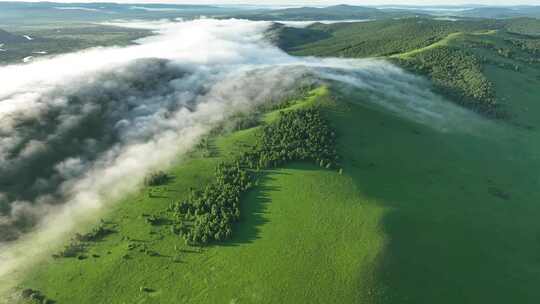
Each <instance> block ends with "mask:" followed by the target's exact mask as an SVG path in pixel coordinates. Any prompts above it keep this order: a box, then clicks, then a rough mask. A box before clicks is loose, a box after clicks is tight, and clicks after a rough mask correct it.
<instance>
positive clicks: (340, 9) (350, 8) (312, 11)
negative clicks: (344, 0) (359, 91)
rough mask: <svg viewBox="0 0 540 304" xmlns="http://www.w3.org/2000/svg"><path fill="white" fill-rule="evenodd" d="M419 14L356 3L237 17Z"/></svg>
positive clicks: (299, 18) (339, 17)
mask: <svg viewBox="0 0 540 304" xmlns="http://www.w3.org/2000/svg"><path fill="white" fill-rule="evenodd" d="M416 15H419V13H416V12H410V11H407V10H381V9H378V8H374V7H365V6H354V5H346V4H340V5H334V6H327V7H308V6H305V7H297V8H285V9H277V10H269V11H260V10H259V11H252V12H244V13H242V14H239V15H238V16H237V17H239V18H245V19H251V20H292V21H305V20H346V19H385V18H404V17H411V16H416Z"/></svg>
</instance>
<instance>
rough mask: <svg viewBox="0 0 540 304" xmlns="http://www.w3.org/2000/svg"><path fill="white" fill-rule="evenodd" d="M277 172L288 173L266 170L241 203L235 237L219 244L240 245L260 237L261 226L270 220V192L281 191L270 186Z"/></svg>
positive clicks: (234, 230)
mask: <svg viewBox="0 0 540 304" xmlns="http://www.w3.org/2000/svg"><path fill="white" fill-rule="evenodd" d="M277 174H286V173H282V172H279V171H277V170H266V171H265V172H264V173H263V174H262V175H261V176H260V177H259V179H258V185H257V186H255V187H254V188H253V189H251V190H250V191H249V192H248V193H246V194H244V195H243V196H242V199H241V203H240V214H241V216H240V221H239V222H238V223H236V224H235V225H234V227H233V238H232V239H231V240H230V241H227V242H222V243H219V244H218V246H238V245H241V244H247V243H252V242H254V241H255V240H257V239H258V238H259V233H260V228H261V226H262V225H264V224H267V223H268V222H269V220H268V218H267V217H266V216H265V214H266V212H267V208H268V204H270V203H271V200H270V199H269V197H270V192H273V191H279V188H278V187H272V186H268V183H269V182H270V181H272V180H274V179H275V178H274V176H275V175H277Z"/></svg>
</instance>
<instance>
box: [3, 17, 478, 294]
mask: <svg viewBox="0 0 540 304" xmlns="http://www.w3.org/2000/svg"><path fill="white" fill-rule="evenodd" d="M116 25H121V26H129V27H136V28H147V29H152V30H155V31H156V35H155V36H152V37H147V38H144V39H141V40H139V41H138V44H137V45H133V46H129V47H122V48H120V47H113V48H94V49H89V50H85V51H81V52H77V53H72V54H66V55H61V56H57V57H48V58H47V57H45V58H42V59H36V60H35V61H33V62H31V63H28V64H24V65H12V66H5V67H0V83H2V86H1V87H0V286H10V284H9V282H12V279H13V275H14V273H16V272H17V271H22V270H24V269H25V267H29V266H31V265H32V263H31V262H32V261H35V260H36V258H38V257H40V256H41V255H43V254H44V253H46V252H48V251H49V250H51V249H52V248H55V247H57V246H58V245H59V244H60V243H61V242H62V241H64V240H65V239H66V236H67V235H69V234H70V233H71V232H73V230H74V229H75V228H76V227H77V226H78V225H79V224H80V223H81V222H82V221H85V220H86V219H88V218H92V215H94V217H95V216H96V214H97V213H99V212H101V211H102V210H103V209H106V207H107V205H108V204H110V203H111V202H114V201H115V200H118V199H119V198H121V197H122V196H124V195H125V194H126V193H129V192H130V191H133V190H134V189H136V188H137V186H138V185H139V184H140V183H141V181H142V180H143V178H144V176H145V175H146V174H147V173H148V172H150V171H152V170H155V169H159V168H163V167H166V166H167V165H169V164H170V163H171V162H172V161H174V160H175V159H177V157H178V155H181V154H182V153H184V152H186V151H188V150H189V149H190V148H191V147H192V146H193V145H194V144H195V143H196V142H197V140H198V139H199V138H200V137H201V136H202V135H203V134H205V133H206V132H208V131H209V130H210V129H211V128H212V127H213V126H215V125H216V124H218V123H219V122H221V121H223V120H224V119H226V118H227V117H230V116H231V115H233V114H235V113H237V112H239V111H249V110H250V109H251V108H252V107H254V106H256V105H257V104H260V103H262V102H268V101H269V100H273V99H274V100H277V99H279V98H281V97H283V96H284V95H286V94H287V93H288V92H290V91H291V90H293V89H294V87H295V86H296V85H297V84H298V83H299V82H302V81H305V80H306V79H311V78H317V79H321V80H326V81H332V82H339V83H341V84H343V85H344V86H347V87H349V88H354V89H355V90H358V91H361V92H363V96H364V97H365V98H363V99H362V102H368V103H369V104H371V105H372V106H376V107H380V108H382V109H385V110H388V111H391V112H392V113H394V114H395V115H400V116H402V117H404V118H406V119H410V120H414V121H416V122H419V123H425V124H428V125H431V126H433V127H434V128H436V129H438V130H441V131H444V130H457V131H463V130H461V129H460V128H464V126H466V125H468V124H463V123H456V122H458V121H459V122H463V121H471V120H474V118H475V116H474V114H472V113H469V112H467V111H465V110H462V109H460V108H458V107H456V106H454V105H453V104H451V103H448V102H445V101H444V100H442V99H440V98H439V97H437V96H435V95H434V94H433V93H431V92H430V91H429V86H428V85H427V83H426V82H425V81H424V80H423V79H421V78H418V77H415V76H412V75H410V74H407V73H405V72H404V71H402V70H401V69H399V68H397V67H395V66H393V65H391V64H389V63H387V62H384V61H379V60H345V59H316V58H296V57H291V56H289V55H287V54H285V53H284V52H282V51H281V50H279V49H277V48H275V47H274V46H272V45H270V44H269V43H267V42H266V41H265V39H264V35H265V30H266V29H267V28H268V27H269V26H270V25H271V24H270V23H269V22H252V21H245V20H212V19H201V20H195V21H190V22H167V21H156V22H129V23H121V24H116ZM0 292H1V290H0Z"/></svg>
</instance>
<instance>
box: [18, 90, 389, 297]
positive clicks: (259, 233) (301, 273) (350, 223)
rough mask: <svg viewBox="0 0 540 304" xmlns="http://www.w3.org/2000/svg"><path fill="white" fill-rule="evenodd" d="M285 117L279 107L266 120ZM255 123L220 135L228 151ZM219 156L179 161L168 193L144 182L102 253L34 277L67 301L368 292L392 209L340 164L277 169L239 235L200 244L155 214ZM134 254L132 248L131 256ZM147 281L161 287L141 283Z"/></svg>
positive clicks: (249, 205) (198, 180)
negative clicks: (360, 188)
mask: <svg viewBox="0 0 540 304" xmlns="http://www.w3.org/2000/svg"><path fill="white" fill-rule="evenodd" d="M316 94H318V95H314V96H313V97H312V98H310V99H308V100H307V101H306V102H304V103H303V104H301V105H296V106H293V109H294V108H298V107H301V106H309V105H310V104H312V103H313V102H315V101H316V100H315V99H319V98H321V97H323V96H324V95H325V94H327V93H326V92H325V90H323V89H321V90H319V91H317V92H316ZM293 109H291V110H293ZM275 118H276V115H275V113H270V114H269V115H267V116H266V117H265V120H266V121H271V120H273V119H275ZM255 132H256V129H250V130H247V131H240V132H237V133H234V134H232V135H230V136H226V137H224V138H219V139H218V140H217V141H216V146H217V148H218V149H219V151H220V154H221V155H222V157H226V156H227V154H228V153H233V154H234V153H235V149H236V150H238V149H239V147H242V145H243V144H249V143H250V142H252V141H253V136H255ZM218 159H219V158H215V159H199V158H196V159H193V160H190V161H188V162H184V163H181V164H179V165H177V166H175V167H174V168H172V169H171V172H172V173H173V174H174V176H175V179H174V181H173V182H172V183H171V184H169V185H168V186H167V187H166V188H167V190H165V189H163V191H162V192H161V193H162V196H163V198H152V199H150V198H148V196H147V194H146V192H142V193H141V194H140V195H137V196H135V197H131V198H129V199H126V201H125V202H122V203H121V204H119V205H118V207H117V208H116V209H115V210H113V211H111V213H110V215H109V216H108V217H107V218H106V220H111V221H113V222H115V223H117V224H118V231H119V232H118V233H116V234H113V235H111V236H110V237H108V238H106V239H105V240H104V241H102V242H99V243H97V244H95V245H94V246H92V247H91V249H90V250H89V252H88V254H89V255H91V254H97V255H99V256H100V257H98V258H93V257H91V258H89V259H86V260H82V261H80V260H77V259H60V260H52V259H50V260H49V261H47V264H44V266H42V267H40V268H39V269H37V270H36V271H35V272H33V273H31V274H29V276H28V280H27V281H26V282H25V284H24V285H25V286H31V287H32V288H37V289H39V290H42V291H43V292H44V294H46V295H47V296H48V297H49V298H52V299H54V300H56V301H57V302H58V303H75V302H76V303H96V302H97V303H139V302H140V303H178V301H180V300H182V299H183V300H188V299H189V300H190V301H191V302H195V303H229V302H234V301H238V303H245V302H250V303H261V302H273V303H283V302H290V301H292V300H293V299H295V300H298V301H300V302H312V301H313V299H319V301H320V303H328V302H331V301H334V300H336V299H340V300H341V301H344V302H353V301H356V300H358V299H361V298H365V297H366V294H367V293H366V292H365V291H366V290H368V289H369V288H370V285H371V284H374V272H373V270H374V268H373V265H375V262H374V261H375V259H376V258H377V256H378V254H379V253H380V252H381V248H382V246H383V244H384V238H383V236H382V234H381V233H380V230H379V227H378V219H379V218H380V217H381V216H382V214H383V212H384V210H383V209H382V208H380V207H378V206H377V205H376V204H375V203H374V202H371V201H370V200H369V199H367V198H365V197H364V196H362V195H361V194H359V193H358V192H357V189H356V186H355V184H354V182H353V180H352V179H351V178H350V177H347V176H340V175H339V174H338V173H337V172H335V171H328V170H322V169H320V168H318V167H315V166H312V165H309V164H302V163H297V164H291V165H290V166H288V167H287V168H285V169H280V170H272V171H269V172H268V174H267V175H266V176H265V177H264V179H263V180H262V181H261V186H260V187H258V188H257V189H256V190H255V191H252V192H250V193H249V194H248V195H246V197H245V198H244V203H243V206H244V210H243V221H242V223H241V224H240V225H238V227H237V229H236V231H235V237H234V239H233V240H232V241H231V242H228V243H226V244H222V245H221V246H212V247H208V248H204V249H203V250H202V252H200V253H199V252H198V249H197V248H189V247H185V246H183V241H182V240H181V239H180V238H179V237H177V236H174V235H171V234H170V232H169V230H168V228H167V227H152V226H150V225H149V224H147V223H146V222H145V220H144V218H142V217H141V215H142V214H143V213H147V214H156V213H159V212H161V211H163V210H164V209H165V208H166V207H167V205H168V203H169V202H170V201H171V199H173V198H177V199H179V198H181V197H183V196H185V195H186V194H187V192H188V191H189V190H188V189H189V187H199V186H201V185H203V184H204V183H206V182H207V181H208V180H209V178H210V177H211V176H212V173H213V167H214V165H215V164H216V162H217V161H218ZM154 193H155V194H157V193H158V191H156V190H154ZM343 223H347V225H343ZM151 233H154V234H151ZM126 236H128V237H129V238H131V239H132V241H128V240H126V239H125V237H126ZM133 240H137V241H133ZM129 243H136V244H146V246H147V247H148V248H150V249H152V250H155V251H157V252H159V253H160V255H161V256H160V257H149V256H147V255H145V254H144V253H139V252H137V251H136V250H134V251H129V250H128V248H127V246H128V244H129ZM141 246H142V245H141ZM175 246H178V249H179V250H181V252H180V256H181V258H180V262H173V258H172V257H173V256H175V255H177V252H175V250H174V247H175ZM108 252H110V254H108ZM125 254H129V255H130V257H131V258H130V259H124V258H122V257H123V256H124V255H125ZM141 286H145V287H149V288H152V289H155V290H156V291H155V292H153V293H144V292H140V290H139V288H140V287H141Z"/></svg>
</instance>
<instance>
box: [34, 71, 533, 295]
mask: <svg viewBox="0 0 540 304" xmlns="http://www.w3.org/2000/svg"><path fill="white" fill-rule="evenodd" d="M529 73H530V74H523V73H521V74H520V73H516V74H515V75H512V76H514V77H515V78H514V79H515V82H512V83H506V82H505V80H504V79H505V78H504V77H503V76H505V75H507V71H506V70H504V69H500V68H499V67H496V66H493V67H492V69H490V70H489V76H490V77H491V79H492V81H494V82H495V83H496V84H498V86H497V88H498V93H499V94H509V95H512V96H516V98H519V102H516V103H515V106H516V110H518V109H521V108H524V107H527V108H529V109H530V110H536V111H538V110H540V109H539V108H538V105H537V103H535V101H534V96H538V94H540V92H539V89H538V87H540V85H538V80H536V81H535V82H533V83H530V82H529V83H526V82H524V81H523V80H525V79H528V78H529V77H532V76H533V75H534V73H535V70H531V71H529ZM516 85H519V87H516ZM319 93H324V92H321V91H320V92H319ZM347 100H348V101H349V102H350V103H344V102H342V101H340V102H338V103H337V104H336V105H332V104H326V106H325V108H324V109H325V113H326V115H327V116H328V117H329V118H330V119H331V121H332V124H333V125H334V126H335V127H336V129H337V130H338V132H339V148H340V153H341V154H342V155H343V156H344V174H343V175H342V176H340V175H339V174H337V173H336V172H333V171H327V170H321V169H319V168H317V167H313V166H311V165H308V164H300V163H297V164H291V165H290V166H287V167H286V168H284V169H279V170H272V171H269V172H268V174H267V175H266V176H265V178H264V180H263V181H262V182H261V185H260V186H259V187H258V188H257V189H256V190H255V191H252V192H250V193H249V194H248V195H247V196H246V197H245V198H244V200H243V206H244V210H243V221H242V223H241V224H239V225H238V226H237V228H236V231H235V238H234V240H233V241H231V242H228V243H225V244H221V245H218V246H212V247H209V248H205V249H203V250H202V252H200V253H198V252H197V250H196V249H192V248H183V249H182V250H186V251H183V252H182V253H181V259H180V260H181V261H180V262H177V263H175V262H173V261H172V260H173V259H172V256H173V255H175V253H174V245H178V246H179V245H180V244H181V243H182V241H181V240H179V239H178V238H177V237H176V236H172V235H170V233H169V232H168V229H166V228H165V227H162V228H159V227H158V228H155V227H154V228H153V227H151V226H149V225H148V224H147V223H145V221H144V219H142V218H141V217H140V215H141V214H142V213H150V214H152V213H158V212H160V211H162V210H163V209H164V208H166V206H167V204H168V202H169V201H170V200H171V199H172V198H179V197H182V196H183V195H185V193H186V191H187V189H188V188H189V187H191V186H200V185H202V184H204V183H205V182H206V181H207V180H208V178H209V177H210V174H211V171H212V168H213V166H214V165H215V162H216V161H217V159H195V160H191V161H189V162H187V163H183V164H180V165H178V166H176V167H175V168H173V169H172V172H173V173H174V175H175V176H176V178H175V180H174V182H173V183H172V184H170V185H168V186H167V188H168V189H169V191H168V192H163V193H164V194H165V196H167V197H166V198H162V199H156V198H154V199H149V198H147V196H146V195H140V196H138V197H135V198H130V199H128V200H126V202H125V203H123V204H120V205H118V208H117V209H116V210H114V211H112V212H111V214H110V216H109V217H110V218H111V219H113V221H115V222H117V223H118V224H119V233H117V234H114V235H112V236H110V237H109V238H107V239H106V240H105V241H103V242H101V243H98V244H96V245H95V246H94V247H92V248H91V252H92V253H98V254H99V255H101V257H100V258H89V259H87V260H84V261H78V260H75V259H62V260H58V261H52V260H51V261H48V262H49V264H44V265H43V266H42V267H40V268H38V269H37V270H36V271H35V272H34V273H32V274H31V275H30V276H29V277H28V280H27V281H26V282H25V284H24V285H25V286H30V287H33V288H38V289H40V290H43V291H44V292H45V294H47V295H49V297H51V298H53V299H55V300H57V301H58V303H178V302H179V301H181V300H185V301H189V302H191V303H291V302H294V303H332V302H338V303H351V302H364V303H510V302H515V303H537V302H538V301H539V300H540V292H539V291H538V289H537V288H536V286H537V285H538V284H539V283H540V282H539V277H538V275H537V273H538V272H539V271H540V260H539V259H538V252H539V251H540V243H539V242H538V231H540V222H539V221H538V220H537V217H538V216H537V215H538V214H539V213H540V206H539V205H538V204H536V202H537V201H538V200H539V199H540V195H539V194H538V192H537V191H536V189H537V181H538V177H537V176H538V172H539V170H540V159H538V157H537V156H536V154H535V153H534V152H535V151H538V150H539V149H540V138H539V136H538V132H537V131H535V130H534V129H531V130H523V129H521V128H514V127H509V126H504V127H500V128H496V131H494V133H493V134H484V135H482V136H473V135H467V134H454V133H446V134H441V133H438V132H436V131H433V130H431V129H430V128H428V127H426V126H422V125H418V124H415V123H411V122H407V121H403V120H401V119H398V118H396V117H394V116H391V115H388V114H387V113H384V112H380V111H377V110H374V109H371V108H367V107H364V106H362V104H361V102H362V101H361V100H358V99H357V98H356V97H355V96H348V97H347ZM528 115H529V116H528ZM531 115H532V114H527V113H525V112H523V113H522V114H521V115H520V116H516V118H515V119H516V120H518V121H520V122H522V123H528V124H531V125H533V126H534V127H535V128H538V127H540V123H538V122H537V121H532V120H531V119H532V117H533V116H531ZM267 119H270V120H271V119H272V115H269V116H268V117H267ZM253 134H254V133H253V130H247V131H241V132H238V133H235V134H233V135H231V136H227V137H225V138H221V139H220V140H218V141H217V142H216V146H217V147H218V148H219V150H220V151H221V153H222V154H221V155H225V154H226V153H227V152H230V151H232V150H234V149H239V148H240V147H242V144H249V142H251V140H252V139H251V136H253ZM152 231H155V234H150V233H151V232H152ZM122 236H129V237H131V238H132V239H140V240H145V241H147V244H148V247H149V248H152V249H153V250H156V251H157V252H159V253H160V254H162V255H163V256H162V257H149V256H146V255H144V254H143V253H134V252H130V251H128V250H127V245H128V243H130V242H129V241H126V240H121V237H122ZM132 243H134V242H133V241H132ZM107 251H111V254H107V253H106V252H107ZM187 251H193V252H187ZM126 253H129V254H130V255H132V259H129V260H124V259H122V255H124V254H126ZM141 286H146V287H149V288H153V289H155V290H156V291H155V292H153V293H144V292H140V291H139V287H141Z"/></svg>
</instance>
